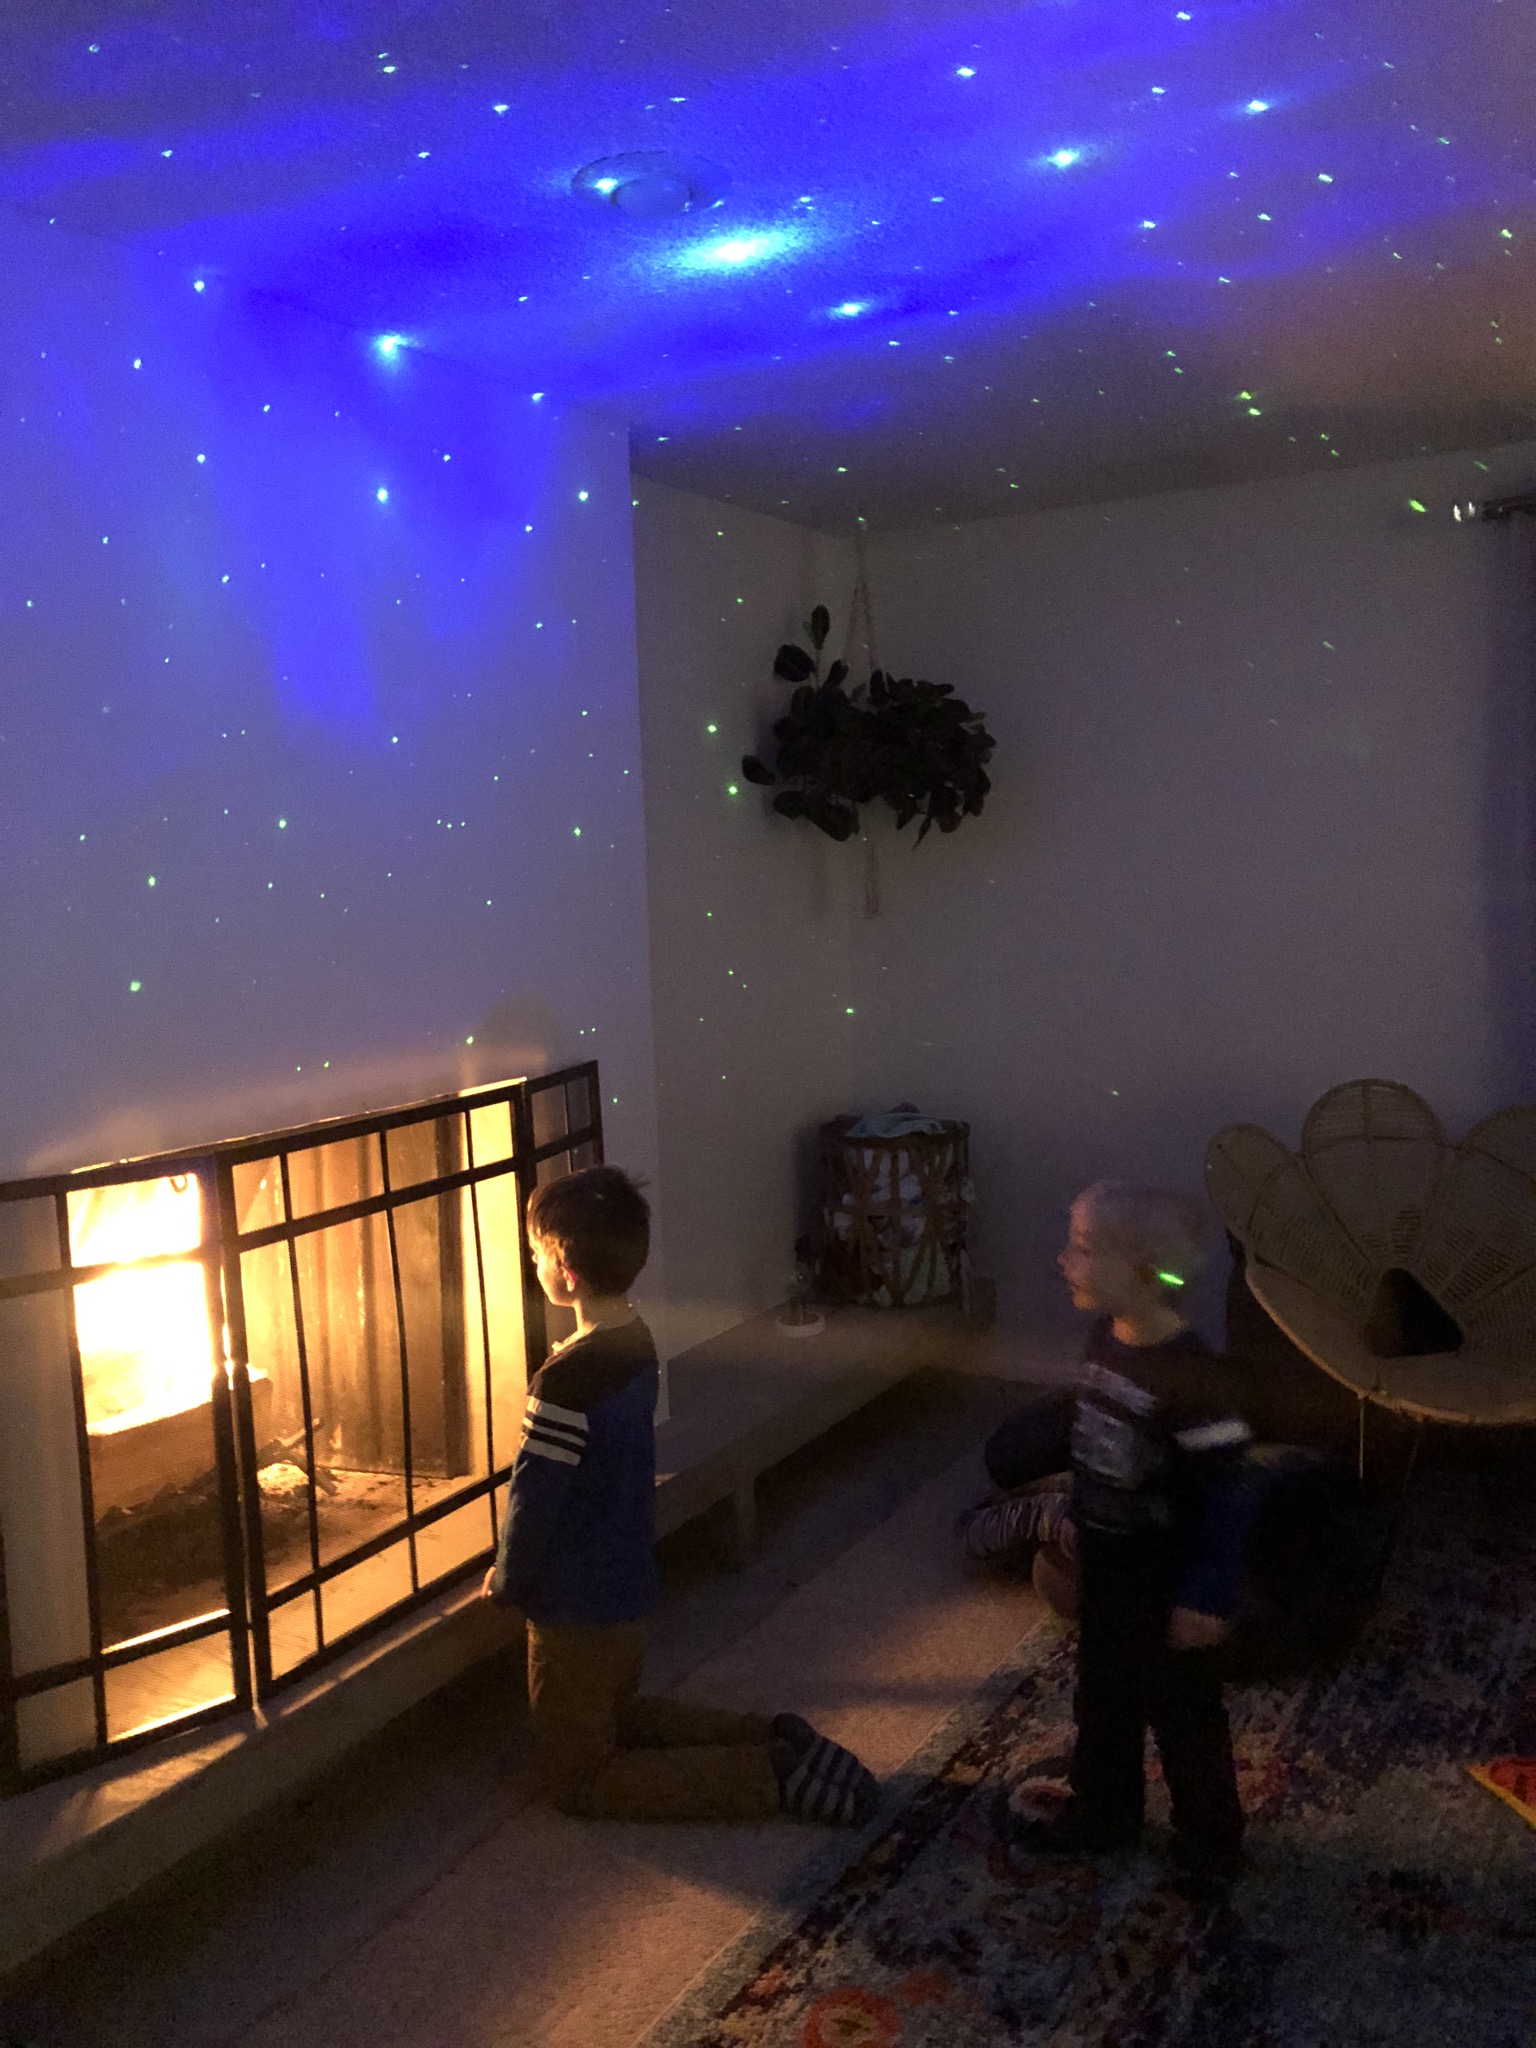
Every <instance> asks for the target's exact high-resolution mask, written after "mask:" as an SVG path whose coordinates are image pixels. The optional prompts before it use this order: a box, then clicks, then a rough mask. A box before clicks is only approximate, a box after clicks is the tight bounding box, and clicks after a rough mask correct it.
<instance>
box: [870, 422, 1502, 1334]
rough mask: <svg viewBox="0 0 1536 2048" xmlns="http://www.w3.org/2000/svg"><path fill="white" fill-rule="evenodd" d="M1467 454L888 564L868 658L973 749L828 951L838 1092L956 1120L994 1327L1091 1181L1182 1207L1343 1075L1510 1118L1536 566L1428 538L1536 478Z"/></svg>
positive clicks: (1030, 526)
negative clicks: (1461, 508) (1243, 1145)
mask: <svg viewBox="0 0 1536 2048" xmlns="http://www.w3.org/2000/svg"><path fill="white" fill-rule="evenodd" d="M1484 460H1485V462H1486V467H1484V466H1483V464H1481V463H1478V462H1475V461H1474V460H1473V458H1471V457H1463V458H1451V459H1446V460H1439V461H1425V462H1420V463H1412V464H1401V465H1395V466H1392V467H1384V468H1375V469H1367V470H1359V471H1354V472H1346V473H1344V474H1341V475H1337V476H1320V477H1316V478H1314V479H1311V480H1308V481H1304V482H1299V483H1288V484H1280V485H1258V486H1252V487H1240V488H1233V489H1222V490H1213V491H1204V492H1192V493H1182V494H1178V495H1172V496H1168V497H1164V498H1149V499H1140V500H1135V501H1129V502H1126V503H1123V504H1117V505H1113V506H1109V507H1102V506H1095V507H1090V508H1083V509H1079V510H1072V511H1066V512H1061V513H1056V514H1048V515H1043V516H1037V517H1033V518H1021V519H1016V520H998V521H989V522H985V523H981V524H976V525H969V526H965V527H960V528H954V529H949V530H936V529H931V528H929V529H923V530H920V531H912V532H904V533H900V534H894V535H887V536H882V537H880V538H879V540H878V542H877V544H876V546H875V548H874V552H873V575H874V595H875V609H876V621H877V626H878V628H879V633H880V641H881V647H880V652H881V655H882V658H883V659H884V661H885V662H886V664H887V665H888V666H895V667H897V668H898V669H899V670H900V671H901V672H902V673H907V674H911V673H916V674H922V675H927V676H930V677H932V678H933V679H934V680H937V681H943V682H948V683H952V684H953V685H954V686H955V687H956V689H957V690H958V691H960V692H961V693H962V694H963V695H964V696H966V697H967V698H969V699H970V700H971V702H972V703H973V704H974V705H975V706H977V707H978V708H980V709H982V710H984V711H985V712H986V714H987V716H988V720H989V723H990V726H991V728H992V730H993V732H994V733H995V734H996V736H997V740H998V751H997V755H996V757H995V762H994V772H995V781H996V794H995V795H994V797H993V798H992V799H991V801H990V803H989V806H988V809H987V811H986V813H985V815H984V816H983V817H982V818H981V819H979V820H975V821H971V822H968V823H967V824H966V825H965V826H964V827H963V828H962V829H961V831H960V833H959V834H958V836H957V837H955V838H954V839H952V840H949V841H944V840H941V839H939V838H938V836H937V835H931V836H930V839H929V840H928V842H927V843H926V844H924V845H923V846H922V847H921V848H920V849H918V850H916V851H907V850H905V849H901V848H888V849H887V850H886V852H885V854H884V855H883V860H884V883H885V886H884V899H885V913H884V916H883V917H882V918H881V919H880V920H878V921H877V922H876V923H874V924H870V925H859V924H856V925H855V926H854V928H853V943H854V949H855V958H856V963H857V966H856V976H855V979H856V985H857V989H858V1007H859V1019H858V1032H857V1042H856V1046H855V1071H856V1074H857V1076H858V1081H859V1091H858V1093H859V1099H860V1100H864V1099H869V1100H874V1101H883V1100H886V1099H888V1098H894V1097H895V1096H897V1095H901V1094H907V1095H911V1096H913V1097H914V1098H915V1099H917V1100H919V1101H920V1102H922V1103H923V1104H924V1106H925V1107H930V1108H931V1109H933V1110H935V1111H939V1112H945V1113H950V1114H955V1115H960V1116H964V1117H968V1118H970V1119H971V1121H972V1123H973V1125H974V1131H975V1136H974V1152H975V1164H976V1177H977V1181H978V1185H979V1191H980V1206H979V1209H978V1213H977V1219H976V1233H975V1245H976V1250H977V1254H978V1260H979V1263H980V1265H981V1267H982V1269H983V1270H988V1269H990V1270H992V1271H995V1272H996V1273H997V1275H998V1277H999V1281H1000V1283H1001V1306H1002V1313H1003V1316H1004V1318H1005V1319H1006V1320H1009V1321H1011V1322H1013V1323H1014V1324H1016V1325H1020V1324H1023V1325H1028V1326H1030V1327H1032V1328H1036V1329H1046V1330H1049V1329H1051V1328H1053V1327H1054V1326H1055V1323H1056V1320H1057V1318H1058V1316H1059V1314H1060V1291H1059V1286H1058V1283H1057V1281H1056V1278H1055V1274H1054V1268H1053V1255H1054V1252H1055V1250H1056V1248H1057V1245H1058V1244H1059V1241H1060V1234H1061V1226H1062V1212H1063V1208H1064V1205H1065V1204H1066V1202H1067V1201H1068V1200H1069V1199H1070V1197H1071V1195H1072V1194H1073V1192H1074V1191H1075V1190H1076V1189H1077V1188H1078V1187H1080V1186H1082V1185H1083V1184H1085V1183H1086V1182H1087V1181H1089V1180H1091V1179H1093V1178H1094V1177H1096V1176H1098V1175H1100V1174H1103V1173H1127V1174H1131V1175H1138V1176H1139V1175H1152V1176H1156V1177H1158V1178H1167V1179H1171V1180H1174V1181H1178V1182H1183V1183H1186V1184H1190V1185H1196V1186H1197V1185H1198V1184H1199V1181H1200V1175H1201V1162H1202V1157H1203V1152H1204V1148H1205V1145H1206V1142H1207V1140H1208V1138H1209V1137H1210V1136H1211V1135H1212V1134H1213V1133H1214V1132H1215V1131H1216V1130H1217V1129H1218V1128H1219V1127H1220V1126H1222V1125H1223V1124H1225V1123H1228V1122H1231V1121H1234V1120H1238V1119H1252V1120H1255V1121H1258V1122H1261V1123H1264V1124H1267V1125H1269V1126H1270V1127H1271V1128H1273V1129H1274V1130H1276V1131H1277V1132H1278V1133H1280V1134H1281V1135H1282V1136H1283V1137H1285V1138H1286V1139H1287V1141H1289V1142H1294V1140H1295V1138H1296V1136H1297V1134H1298V1131H1299V1125H1300V1119H1301V1116H1302V1114H1303V1112H1304V1111H1305V1109H1306V1107H1307V1106H1308V1105H1309V1104H1310V1103H1311V1102H1312V1100H1313V1099H1314V1098H1315V1097H1316V1096H1317V1095H1318V1094H1320V1093H1321V1092H1322V1090H1323V1089H1325V1088H1326V1087H1328V1086H1330V1085H1332V1084H1333V1083H1335V1082H1339V1081H1343V1080H1347V1079H1351V1078H1354V1077H1357V1076H1363V1075H1379V1076H1384V1077H1386V1078H1390V1079H1397V1080H1402V1081H1405V1082H1407V1083H1409V1084H1410V1085H1411V1086H1413V1087H1415V1088H1417V1089H1419V1090H1421V1091H1422V1092H1423V1093H1424V1094H1425V1095H1426V1096H1427V1097H1428V1099H1429V1100H1430V1101H1431V1102H1432V1103H1433V1104H1434V1105H1435V1107H1436V1108H1437V1109H1438V1110H1439V1112H1440V1114H1441V1115H1442V1117H1443V1118H1444V1119H1445V1120H1446V1121H1447V1123H1448V1124H1449V1126H1450V1127H1451V1129H1452V1130H1453V1131H1454V1132H1459V1131H1461V1130H1462V1129H1464V1128H1465V1127H1466V1126H1467V1124H1468V1123H1469V1122H1471V1121H1472V1120H1473V1119H1474V1118H1476V1117H1477V1116H1478V1115H1480V1114H1482V1113H1483V1112H1484V1111H1487V1110H1489V1109H1492V1108H1494V1107H1497V1106H1499V1105H1501V1104H1502V1103H1505V1102H1508V1101H1512V1100H1518V1099H1521V1098H1523V1097H1525V1096H1528V1095H1529V1094H1530V1092H1531V1089H1532V1086H1533V1082H1536V1070H1533V1060H1532V1047H1531V1038H1530V1023H1529V1020H1530V1017H1531V997H1532V985H1531V958H1532V940H1533V922H1532V916H1531V891H1530V869H1531V829H1530V827H1531V802H1530V794H1531V792H1530V758H1531V748H1530V737H1531V735H1530V715H1529V711H1528V702H1529V697H1530V690H1531V678H1532V664H1531V654H1532V638H1533V636H1532V630H1531V629H1532V624H1533V619H1536V608H1533V596H1536V588H1533V579H1532V577H1531V575H1530V572H1529V561H1530V555H1529V549H1530V535H1529V530H1528V528H1511V529H1496V528H1492V527H1466V526H1458V525H1455V524H1453V523H1452V521H1451V518H1450V510H1449V508H1450V505H1451V503H1452V502H1453V501H1454V500H1456V499H1459V498H1466V497H1473V496H1489V495H1495V494H1497V492H1498V491H1499V490H1500V489H1503V490H1505V491H1508V490H1513V489H1516V488H1524V489H1529V488H1530V484H1531V480H1532V473H1533V469H1536V447H1522V448H1507V449H1504V450H1500V451H1495V452H1492V453H1488V454H1487V455H1486V456H1485V458H1484ZM1410 498H1417V499H1419V500H1420V501H1422V503H1424V504H1425V505H1426V506H1427V507H1428V508H1429V512H1428V513H1427V514H1425V515H1422V516H1421V515H1419V514H1416V513H1415V512H1413V511H1412V510H1411V509H1410V508H1409V504H1408V501H1409V499H1410ZM909 836H910V835H909ZM1205 1305H1206V1306H1207V1307H1208V1306H1209V1303H1207V1304H1205Z"/></svg>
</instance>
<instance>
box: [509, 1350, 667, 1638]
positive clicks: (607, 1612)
mask: <svg viewBox="0 0 1536 2048" xmlns="http://www.w3.org/2000/svg"><path fill="white" fill-rule="evenodd" d="M657 1382H658V1372H657V1364H656V1347H655V1344H654V1343H653V1342H652V1339H651V1333H650V1331H649V1330H648V1329H647V1328H646V1326H645V1324H644V1323H643V1322H642V1321H641V1320H640V1319H639V1317H638V1316H637V1317H636V1318H635V1320H634V1321H633V1322H630V1323H621V1324H619V1325H617V1326H616V1327H615V1326H608V1327H605V1328H603V1329H598V1330H593V1331H592V1332H591V1333H590V1335H588V1336H585V1337H574V1338H572V1339H571V1341H570V1342H569V1343H568V1344H565V1345H562V1347H561V1348H560V1349H559V1350H558V1351H556V1352H555V1353H553V1355H552V1356H551V1357H550V1358H549V1359H548V1360H546V1362H545V1364H544V1365H543V1366H542V1367H541V1369H540V1370H539V1371H538V1372H537V1373H535V1375H534V1377H533V1381H532V1383H531V1385H530V1386H529V1389H528V1407H527V1412H526V1414H525V1416H524V1421H523V1440H522V1443H521V1444H520V1445H519V1447H518V1453H517V1458H516V1461H515V1462H514V1464H513V1467H512V1486H511V1491H510V1494H509V1496H508V1500H507V1512H506V1517H505V1519H504V1520H503V1522H502V1525H501V1540H500V1542H499V1543H498V1545H497V1547H496V1570H495V1576H494V1578H493V1580H492V1584H491V1597H492V1599H494V1600H496V1601H498V1602H499V1603H500V1604H501V1605H502V1606H504V1607H520V1608H521V1609H522V1610H523V1612H524V1613H525V1614H526V1615H527V1617H528V1619H529V1620H530V1621H534V1622H562V1621H580V1622H596V1623H607V1624H614V1623H619V1622H631V1621H640V1620H643V1619H644V1617H645V1616H646V1615H648V1614H650V1613H651V1612H652V1611H653V1610H654V1608H655V1606H656V1602H657V1598H658V1585H657V1577H656V1552H655V1545H656V1440H655V1432H654V1427H653V1420H652V1418H653V1416H654V1413H655V1408H656V1395H657Z"/></svg>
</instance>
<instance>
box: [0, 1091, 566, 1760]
mask: <svg viewBox="0 0 1536 2048" xmlns="http://www.w3.org/2000/svg"><path fill="white" fill-rule="evenodd" d="M599 1103H600V1096H599V1092H598V1085H597V1071H596V1068H595V1066H594V1065H590V1064H589V1065H585V1066H581V1067H576V1068H570V1069H566V1070H563V1071H562V1072H560V1073H558V1074H552V1075H546V1076H542V1077H540V1078H538V1079H537V1080H524V1081H515V1082H508V1083H503V1084H500V1085H498V1086H494V1087H490V1088H483V1089H477V1090H473V1091H471V1092H470V1093H469V1094H467V1095H462V1096H451V1097H444V1098H441V1099H439V1100H436V1101H433V1102H427V1103H418V1104H413V1105H408V1106H405V1107H402V1108H400V1109H396V1110H392V1111H389V1112H385V1113H382V1114H379V1115H375V1116H370V1117H362V1118H351V1119H345V1120H333V1121H331V1122H328V1123H323V1124H318V1125H313V1126H308V1127H306V1128H304V1129H301V1130H294V1131H285V1132H280V1133H275V1134H270V1135H268V1136H265V1137H262V1138H254V1139H242V1140H238V1141H233V1142H230V1143H227V1144H220V1145H216V1146H211V1147H208V1148H205V1149H203V1150H202V1151H199V1152H196V1153H187V1154H179V1155H175V1156H167V1157H164V1158H159V1159H152V1160H140V1161H130V1162H125V1163H123V1164H121V1165H119V1166H116V1167H97V1168H92V1169H90V1170H88V1171H86V1172H83V1173H79V1174H73V1175H60V1176H55V1177H52V1178H49V1179H44V1180H36V1181H22V1182H12V1183H10V1184H8V1185H4V1186H0V1592H3V1593H4V1596H5V1598H4V1602H3V1604H0V1623H3V1624H4V1625H3V1626H0V1781H3V1782H5V1783H8V1784H10V1785H16V1784H22V1783H26V1782H30V1781H31V1780H33V1779H35V1778H36V1777H38V1776H39V1775H44V1774H48V1773H50V1772H53V1771H57V1770H59V1769H69V1768H74V1767H78V1766H80V1765H83V1764H85V1763H88V1762H91V1761H93V1760H95V1759H96V1758H99V1757H100V1756H102V1755H104V1754H106V1753H108V1752H109V1751H111V1750H113V1749H116V1748H119V1747H122V1746H124V1745H126V1744H129V1743H133V1742H137V1741H142V1740H145V1739H148V1738H149V1737H152V1736H154V1735H156V1734H159V1733H162V1732H164V1731H166V1730H167V1729H169V1728H173V1727H176V1728H179V1727H183V1726H186V1725H189V1724H191V1723H195V1722H198V1721H201V1720H203V1719H206V1718H209V1717H210V1716H212V1715H214V1714H218V1713H224V1712H229V1711H231V1710H233V1709H236V1708H239V1707H243V1706H247V1705H249V1704H250V1702H251V1700H252V1699H253V1698H261V1697H264V1696H266V1695H267V1694H269V1693H270V1692H271V1691H273V1690H274V1689H275V1688H277V1687H278V1686H280V1685H283V1684H286V1683H289V1682H291V1681H292V1680H293V1679H294V1678H295V1677H298V1676H300V1675H302V1674H304V1673H306V1672H308V1671H309V1670H311V1669H313V1668H314V1667H315V1666H316V1665H317V1664H318V1663H319V1662H321V1661H322V1660H323V1659H325V1658H326V1657H328V1656H331V1655H333V1654H334V1653H335V1652H336V1651H337V1649H338V1648H339V1647H341V1646H343V1645H345V1644H348V1643H350V1642H352V1641H355V1640H356V1639H357V1638H358V1636H359V1635H361V1634H362V1633H364V1632H366V1631H367V1630H369V1629H373V1628H378V1627H380V1626H383V1625H385V1624H386V1623H387V1622H388V1621H389V1620H390V1619H392V1618H393V1617H395V1616H397V1615H398V1614H400V1613H402V1612H403V1611H405V1610H407V1609H408V1608H409V1607H411V1606H412V1605H414V1604H417V1603H419V1602H420V1601H422V1600H424V1599H426V1598H429V1597H430V1596H431V1595H432V1594H434V1593H436V1592H438V1591H440V1590H441V1589H443V1588H444V1587H446V1586H448V1585H451V1584H452V1583H453V1582H454V1580H455V1579H457V1578H459V1577H461V1576H463V1575H465V1574H466V1573H468V1572H470V1571H473V1570H476V1569H479V1568H480V1567H481V1565H482V1564H483V1562H484V1560H485V1558H486V1556H487V1555H488V1553H489V1550H490V1547H491V1545H492V1543H493V1541H494V1536H495V1526H496V1516H497V1509H498V1500H497V1489H498V1487H499V1486H501V1485H504V1483H505V1480H506V1476H507V1472H508V1469H509V1466H510V1461H511V1457H512V1455H513V1452H514V1449H515V1446H516V1441H517V1434H518V1427H519V1421H520V1415H521V1409H522V1403H523V1398H524V1390H525V1387H526V1382H527V1377H528V1373H529V1371H530V1370H531V1369H533V1368H535V1367H536V1366H537V1365H538V1364H539V1362H540V1361H541V1360H542V1358H543V1357H544V1355H545V1351H546V1348H547V1334H546V1324H545V1318H544V1305H543V1301H542V1296H541V1295H540V1294H539V1291H538V1288H537V1285H536V1282H535V1281H534V1279H533V1275H532V1267H531V1262H530V1259H529V1255H528V1249H527V1244H526V1239H525V1234H524V1231H523V1224H522V1215H523V1209H524V1206H525V1202H526V1197H527V1194H528V1193H529V1192H530V1191H531V1189H532V1187H533V1186H534V1185H535V1184H536V1183H537V1182H538V1181H539V1180H541V1179H546V1178H548V1177H550V1176H551V1175H552V1174H555V1173H559V1172H564V1171H567V1170H569V1169H570V1168H572V1167H575V1166H580V1165H585V1164H589V1163H591V1162H593V1161H595V1160H597V1159H600V1158H601V1156H602V1129H601V1114H600V1108H599Z"/></svg>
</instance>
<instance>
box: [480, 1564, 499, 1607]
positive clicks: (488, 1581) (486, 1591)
mask: <svg viewBox="0 0 1536 2048" xmlns="http://www.w3.org/2000/svg"><path fill="white" fill-rule="evenodd" d="M495 1580H496V1567H495V1565H492V1566H491V1568H490V1570H489V1571H488V1572H487V1573H486V1575H485V1577H484V1578H483V1579H482V1580H481V1581H480V1598H481V1599H482V1600H489V1599H490V1597H491V1587H492V1586H493V1584H494V1583H495Z"/></svg>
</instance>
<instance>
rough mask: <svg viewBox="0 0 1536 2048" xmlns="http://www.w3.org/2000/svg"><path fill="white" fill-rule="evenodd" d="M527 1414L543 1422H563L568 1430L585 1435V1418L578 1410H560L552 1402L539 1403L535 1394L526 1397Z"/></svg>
mask: <svg viewBox="0 0 1536 2048" xmlns="http://www.w3.org/2000/svg"><path fill="white" fill-rule="evenodd" d="M528 1414H529V1416H530V1418H531V1417H533V1416H535V1415H537V1416H539V1417H540V1418H541V1419H542V1420H543V1421H545V1422H563V1423H564V1424H565V1425H566V1427H567V1428H568V1429H579V1430H580V1431H581V1433H582V1435H583V1436H585V1435H586V1433H587V1418H586V1416H585V1415H584V1414H583V1413H582V1412H581V1410H580V1409H579V1408H561V1407H558V1406H557V1405H556V1403H555V1402H553V1401H541V1400H540V1399H539V1397H538V1395H537V1394H530V1395H529V1396H528Z"/></svg>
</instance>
